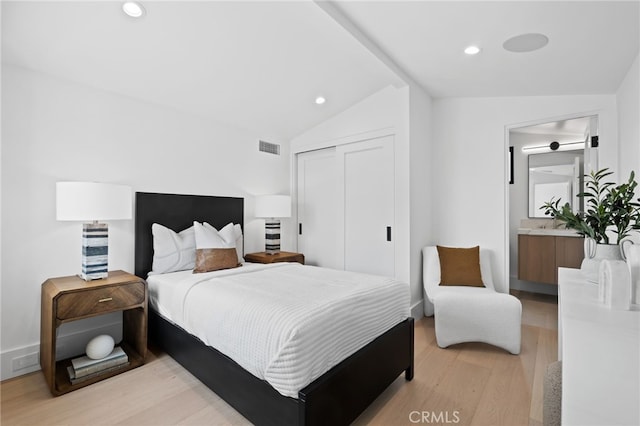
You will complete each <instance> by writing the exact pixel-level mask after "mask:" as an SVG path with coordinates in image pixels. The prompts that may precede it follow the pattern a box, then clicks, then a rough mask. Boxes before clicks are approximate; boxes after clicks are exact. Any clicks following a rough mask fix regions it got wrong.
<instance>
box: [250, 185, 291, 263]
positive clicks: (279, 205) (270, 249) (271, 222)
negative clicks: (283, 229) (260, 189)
mask: <svg viewBox="0 0 640 426" xmlns="http://www.w3.org/2000/svg"><path fill="white" fill-rule="evenodd" d="M290 216H291V197H289V196H288V195H260V196H258V197H256V217H261V218H265V221H264V228H265V235H264V246H265V252H266V253H267V254H278V253H280V219H279V218H281V217H290Z"/></svg>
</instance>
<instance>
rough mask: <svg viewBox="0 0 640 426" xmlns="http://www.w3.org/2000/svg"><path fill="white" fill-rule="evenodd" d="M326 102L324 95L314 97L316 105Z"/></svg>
mask: <svg viewBox="0 0 640 426" xmlns="http://www.w3.org/2000/svg"><path fill="white" fill-rule="evenodd" d="M325 102H327V100H326V99H325V98H324V96H318V97H317V98H316V104H317V105H322V104H323V103H325Z"/></svg>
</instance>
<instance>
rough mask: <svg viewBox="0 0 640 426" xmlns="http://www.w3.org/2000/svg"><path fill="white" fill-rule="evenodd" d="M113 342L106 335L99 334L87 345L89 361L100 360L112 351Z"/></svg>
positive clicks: (111, 338)
mask: <svg viewBox="0 0 640 426" xmlns="http://www.w3.org/2000/svg"><path fill="white" fill-rule="evenodd" d="M114 346H115V342H114V341H113V337H111V336H109V335H108V334H101V335H100V336H96V337H94V338H93V339H91V340H89V343H87V349H86V351H87V356H88V357H89V358H91V359H102V358H104V357H105V356H107V355H109V354H110V353H111V351H113V347H114Z"/></svg>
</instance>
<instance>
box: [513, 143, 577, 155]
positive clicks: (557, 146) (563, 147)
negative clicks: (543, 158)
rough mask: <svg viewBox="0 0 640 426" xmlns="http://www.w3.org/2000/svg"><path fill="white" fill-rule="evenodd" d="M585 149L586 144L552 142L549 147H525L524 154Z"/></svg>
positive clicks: (523, 148)
mask: <svg viewBox="0 0 640 426" xmlns="http://www.w3.org/2000/svg"><path fill="white" fill-rule="evenodd" d="M580 148H584V142H564V143H560V142H557V141H553V142H551V143H550V144H549V145H532V146H523V147H522V152H531V151H568V150H571V149H580Z"/></svg>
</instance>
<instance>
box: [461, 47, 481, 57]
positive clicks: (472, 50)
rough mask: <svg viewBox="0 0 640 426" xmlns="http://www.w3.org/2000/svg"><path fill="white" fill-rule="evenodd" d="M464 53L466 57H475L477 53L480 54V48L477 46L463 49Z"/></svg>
mask: <svg viewBox="0 0 640 426" xmlns="http://www.w3.org/2000/svg"><path fill="white" fill-rule="evenodd" d="M464 53H466V54H467V55H477V54H478V53H480V48H479V47H478V46H468V47H467V48H466V49H464Z"/></svg>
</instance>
